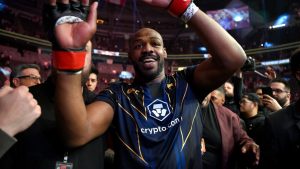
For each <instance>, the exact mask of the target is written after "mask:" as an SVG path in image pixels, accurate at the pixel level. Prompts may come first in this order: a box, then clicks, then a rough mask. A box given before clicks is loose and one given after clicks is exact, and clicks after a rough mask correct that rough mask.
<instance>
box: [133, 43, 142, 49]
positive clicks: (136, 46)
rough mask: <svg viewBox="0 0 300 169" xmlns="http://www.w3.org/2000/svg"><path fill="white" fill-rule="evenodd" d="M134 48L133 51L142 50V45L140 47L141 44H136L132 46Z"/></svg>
mask: <svg viewBox="0 0 300 169" xmlns="http://www.w3.org/2000/svg"><path fill="white" fill-rule="evenodd" d="M134 48H135V49H141V48H143V45H142V44H136V45H135V46H134Z"/></svg>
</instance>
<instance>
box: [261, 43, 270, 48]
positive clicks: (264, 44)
mask: <svg viewBox="0 0 300 169" xmlns="http://www.w3.org/2000/svg"><path fill="white" fill-rule="evenodd" d="M260 46H262V47H265V48H270V47H273V43H270V42H265V43H262V44H261V45H260Z"/></svg>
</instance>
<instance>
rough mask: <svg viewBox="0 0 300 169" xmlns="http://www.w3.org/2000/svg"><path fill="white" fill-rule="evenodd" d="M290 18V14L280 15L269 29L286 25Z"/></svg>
mask: <svg viewBox="0 0 300 169" xmlns="http://www.w3.org/2000/svg"><path fill="white" fill-rule="evenodd" d="M289 18H290V15H288V14H283V15H280V16H279V17H278V18H277V19H276V21H275V22H274V24H273V25H271V26H270V27H269V29H277V28H282V27H285V26H286V25H288V21H289Z"/></svg>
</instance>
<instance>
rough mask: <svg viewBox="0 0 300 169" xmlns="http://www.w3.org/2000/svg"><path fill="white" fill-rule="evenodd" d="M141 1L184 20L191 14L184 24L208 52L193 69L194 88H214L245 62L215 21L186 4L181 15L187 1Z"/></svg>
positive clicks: (242, 55) (235, 44) (236, 46)
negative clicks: (206, 58) (208, 57)
mask: <svg viewBox="0 0 300 169" xmlns="http://www.w3.org/2000/svg"><path fill="white" fill-rule="evenodd" d="M143 1H144V2H146V3H148V4H150V5H153V6H157V7H161V8H165V9H166V8H167V9H168V11H169V13H171V14H172V15H175V16H179V15H181V18H182V19H184V20H185V21H187V20H188V19H189V17H190V16H191V18H190V19H189V20H188V21H187V24H188V25H189V26H191V27H192V28H193V29H194V31H195V32H196V33H197V34H198V36H199V37H200V39H201V40H202V42H203V43H204V45H205V46H206V47H207V49H208V51H209V53H210V54H211V55H212V57H211V58H210V59H208V60H206V61H204V62H203V63H201V64H200V65H199V66H198V67H197V69H196V72H195V74H194V82H195V84H196V85H197V86H198V87H201V88H204V89H207V90H209V91H210V90H212V89H215V88H217V87H219V86H220V85H221V84H223V83H224V82H225V81H226V80H227V79H228V78H229V77H230V76H231V75H232V74H233V73H234V72H236V71H237V70H238V69H239V68H241V67H242V66H243V64H244V62H245V61H246V55H245V52H244V50H243V49H242V48H241V46H240V45H239V44H238V43H237V42H236V41H235V40H234V39H233V37H231V36H230V35H229V34H228V32H227V31H226V30H224V29H223V28H222V27H221V26H220V25H219V24H218V23H216V22H215V21H214V20H213V19H211V18H210V17H209V16H208V15H206V14H205V13H204V12H203V11H201V10H197V7H195V6H194V7H192V6H190V7H189V8H190V9H188V10H189V12H186V13H183V14H182V11H184V9H183V6H188V5H187V4H188V3H189V0H187V1H186V0H143ZM186 11H187V10H186ZM178 14H179V15H178ZM191 14H192V15H191ZM183 16H187V17H183ZM187 18H188V19H187Z"/></svg>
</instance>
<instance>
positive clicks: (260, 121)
mask: <svg viewBox="0 0 300 169" xmlns="http://www.w3.org/2000/svg"><path fill="white" fill-rule="evenodd" d="M240 112H241V117H242V118H243V120H244V122H245V124H246V131H247V134H248V135H249V136H250V137H251V138H252V139H253V140H254V141H255V142H256V143H257V144H259V145H260V144H261V141H262V132H263V126H264V121H265V116H264V114H263V113H261V112H259V97H258V96H257V95H256V94H255V93H247V94H244V95H243V96H242V99H241V100H240Z"/></svg>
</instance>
